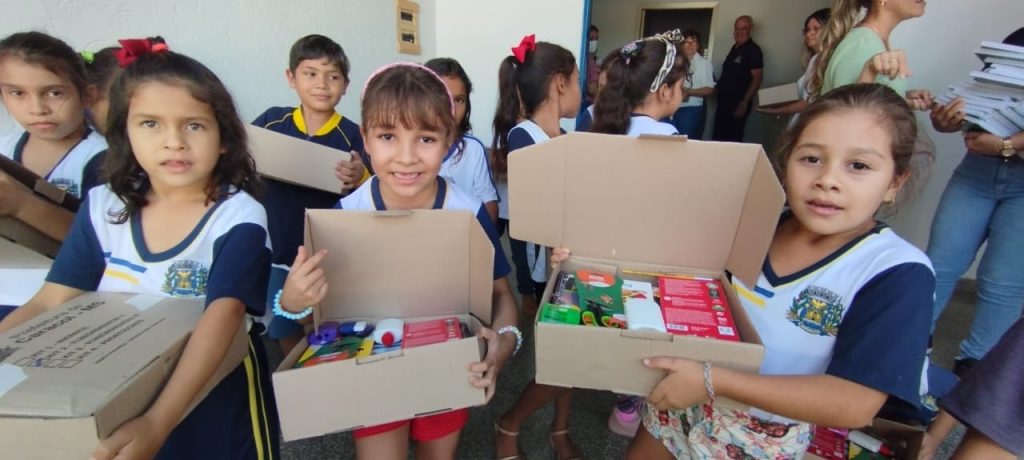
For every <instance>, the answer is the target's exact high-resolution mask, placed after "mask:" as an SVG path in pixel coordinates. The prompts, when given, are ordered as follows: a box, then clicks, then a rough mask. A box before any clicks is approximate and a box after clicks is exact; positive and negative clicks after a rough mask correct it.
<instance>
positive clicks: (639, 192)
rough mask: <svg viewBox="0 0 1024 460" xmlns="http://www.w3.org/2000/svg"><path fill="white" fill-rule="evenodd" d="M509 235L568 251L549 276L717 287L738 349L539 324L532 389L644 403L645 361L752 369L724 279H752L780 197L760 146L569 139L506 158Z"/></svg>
mask: <svg viewBox="0 0 1024 460" xmlns="http://www.w3.org/2000/svg"><path fill="white" fill-rule="evenodd" d="M508 164H509V166H508V169H509V172H508V174H509V205H510V211H511V213H512V215H511V219H510V221H511V234H512V235H513V236H514V237H515V238H517V239H522V240H525V241H533V242H537V243H541V244H544V245H547V246H550V247H566V248H569V249H571V251H572V256H571V257H570V258H569V259H568V260H567V261H565V262H563V263H562V264H561V266H560V267H559V268H558V269H556V270H553V271H552V273H551V278H550V280H549V282H548V287H547V289H546V292H545V294H544V299H545V301H546V300H547V299H549V298H550V295H551V290H552V284H553V281H554V280H555V278H556V275H557V272H558V271H575V270H578V269H581V268H588V269H594V270H599V271H604V272H606V273H616V274H618V275H619V276H620V277H623V278H626V279H635V280H637V281H646V282H651V283H653V284H654V285H657V283H658V280H657V279H656V277H653V276H647V277H637V276H630V275H624V274H623V270H631V271H638V272H649V273H684V274H689V275H692V276H699V277H709V278H714V279H717V280H719V281H720V282H721V283H722V284H723V286H725V289H724V291H725V292H724V294H725V295H726V298H727V300H728V304H729V305H730V306H732V309H733V311H732V313H733V317H734V320H735V323H736V327H737V329H738V332H739V336H740V339H741V341H739V342H734V341H723V340H716V339H711V338H701V337H691V336H685V335H674V334H669V333H661V332H657V331H630V330H622V329H614V328H602V327H583V326H572V325H566V324H556V323H546V322H538V323H537V324H536V341H537V342H536V345H537V359H536V361H537V381H538V382H540V383H546V384H551V385H558V386H565V387H582V388H594V389H601V390H611V391H615V392H618V393H625V394H634V395H647V394H648V393H649V392H650V390H651V389H652V388H653V387H654V385H655V384H657V383H658V382H659V381H660V380H661V379H662V378H663V377H664V375H665V374H664V372H662V371H657V370H652V369H647V368H645V367H644V366H643V364H642V362H641V360H642V359H643V358H646V357H649V356H675V357H680V358H687V359H692V360H695V361H711V362H712V363H714V365H716V366H724V367H730V368H734V369H739V370H744V371H748V372H757V371H758V369H759V368H760V364H761V361H762V359H763V357H764V346H763V345H762V344H761V340H760V337H759V336H758V335H757V332H756V331H755V330H754V328H753V326H752V325H751V322H750V318H749V317H748V316H747V315H746V314H745V312H744V310H743V308H742V307H741V304H740V302H739V300H738V299H737V298H736V295H735V293H734V290H733V289H732V286H731V284H729V282H728V280H727V278H726V276H725V272H726V271H727V270H728V271H729V272H731V273H732V274H733V276H736V277H738V278H739V279H742V280H743V281H744V282H745V283H747V284H748V285H752V284H753V283H754V281H756V279H757V277H758V274H759V273H760V270H761V264H762V262H763V261H764V257H765V254H766V253H767V250H768V246H769V244H770V242H771V238H772V235H773V233H774V230H775V226H776V224H777V221H778V218H779V213H780V212H781V210H782V205H783V201H784V196H783V192H782V188H781V186H780V185H779V182H778V179H777V178H776V176H775V173H774V171H773V170H772V168H771V165H770V164H769V161H768V158H767V157H766V156H765V154H764V152H763V151H762V150H761V148H760V146H758V145H753V144H736V143H716V142H701V141H687V140H686V139H685V138H682V137H655V136H641V137H639V138H631V137H627V136H614V135H602V134H591V133H572V134H568V135H565V136H559V137H558V138H555V139H552V140H550V141H548V142H544V143H542V144H537V145H533V146H530V147H527V148H524V149H522V150H517V151H516V152H514V153H513V154H512V155H510V156H509V161H508Z"/></svg>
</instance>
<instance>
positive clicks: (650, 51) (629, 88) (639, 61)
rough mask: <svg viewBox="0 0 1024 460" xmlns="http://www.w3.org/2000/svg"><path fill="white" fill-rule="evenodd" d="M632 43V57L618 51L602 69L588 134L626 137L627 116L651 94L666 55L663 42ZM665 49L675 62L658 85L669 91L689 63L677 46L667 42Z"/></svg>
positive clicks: (656, 40) (680, 78)
mask: <svg viewBox="0 0 1024 460" xmlns="http://www.w3.org/2000/svg"><path fill="white" fill-rule="evenodd" d="M635 43H636V45H637V47H638V48H639V49H638V50H637V51H636V52H635V53H631V54H632V55H623V51H622V48H619V49H617V50H615V51H616V52H615V53H613V54H611V55H610V57H611V61H610V62H608V65H607V67H605V68H607V72H606V77H605V78H606V80H605V84H604V86H603V87H602V88H601V94H599V95H598V97H597V100H596V101H594V124H593V125H592V126H591V127H590V131H591V132H595V133H606V134H626V132H628V131H629V122H630V114H631V113H632V112H633V109H634V108H636V107H637V106H639V105H640V104H643V102H644V100H645V99H646V98H647V96H648V95H649V94H651V91H650V90H651V83H653V82H654V79H655V77H657V75H658V72H660V71H661V65H662V64H663V63H664V62H665V55H666V54H667V53H668V50H667V49H666V43H665V42H664V41H662V40H658V39H644V40H638V41H637V42H635ZM667 46H673V47H675V48H676V57H675V61H674V62H672V67H670V68H669V71H668V75H667V76H666V77H665V80H664V81H663V82H662V84H663V85H667V86H668V87H669V88H671V87H672V85H674V84H676V82H678V81H679V80H682V79H683V78H686V74H687V71H688V69H689V62H688V61H687V60H686V55H685V54H684V53H683V50H682V47H680V46H679V45H678V44H676V43H670V44H668V45H667ZM659 89H660V87H659Z"/></svg>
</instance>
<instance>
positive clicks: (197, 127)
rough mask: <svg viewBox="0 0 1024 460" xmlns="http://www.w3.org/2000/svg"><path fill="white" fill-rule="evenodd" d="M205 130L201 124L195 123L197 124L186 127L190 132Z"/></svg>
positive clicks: (193, 123)
mask: <svg viewBox="0 0 1024 460" xmlns="http://www.w3.org/2000/svg"><path fill="white" fill-rule="evenodd" d="M203 128H204V126H203V125H202V124H201V123H195V122H192V123H189V124H187V125H185V129H187V130H189V131H199V130H201V129H203Z"/></svg>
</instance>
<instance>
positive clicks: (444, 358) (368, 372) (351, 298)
mask: <svg viewBox="0 0 1024 460" xmlns="http://www.w3.org/2000/svg"><path fill="white" fill-rule="evenodd" d="M306 245H307V247H308V248H310V249H311V250H312V251H319V250H321V249H327V251H328V255H327V258H325V259H324V261H323V264H322V265H321V266H322V268H323V269H324V271H325V272H326V273H327V276H328V279H329V283H330V290H329V291H328V294H327V299H325V300H324V302H322V303H321V308H320V309H319V310H317V311H318V313H317V318H316V320H317V321H318V322H319V321H322V320H339V321H342V320H363V319H365V320H371V321H374V320H377V319H383V318H389V317H398V318H405V319H406V320H416V319H429V318H439V317H444V316H458V317H460V318H461V319H463V320H465V321H467V322H468V323H469V324H470V328H471V329H472V331H473V332H474V333H475V332H476V331H478V330H479V328H480V327H481V325H482V323H489V322H490V320H491V305H492V298H491V294H492V288H493V283H494V281H493V278H492V274H493V264H494V247H493V246H492V245H491V242H490V240H489V239H488V238H487V235H486V234H485V233H484V231H483V229H481V227H480V225H479V223H478V222H477V220H476V217H475V216H474V215H473V214H472V213H469V212H460V211H433V210H417V211H383V212H360V211H338V210H308V211H306ZM305 348H306V342H305V340H303V341H302V342H300V343H299V345H298V346H296V347H295V349H294V350H293V351H292V353H291V354H290V355H289V356H287V357H286V358H285V359H284V361H283V362H282V363H281V366H280V367H278V369H277V371H276V372H274V392H275V394H276V397H277V405H278V412H279V413H280V417H281V428H282V433H283V435H284V439H285V440H289V441H290V440H294V439H301V438H308V437H312V436H319V435H323V434H327V433H333V432H338V431H346V430H350V429H353V428H359V427H362V426H373V425H378V424H382V423H387V422H392V421H396V420H405V419H409V418H412V417H415V416H419V415H425V414H430V413H435V412H442V411H445V410H449V409H459V408H464V407H470V406H476V405H480V404H483V403H484V401H485V398H484V392H483V390H480V389H476V388H473V387H472V386H471V385H470V384H469V373H468V372H467V370H466V366H467V365H468V364H469V363H472V362H476V361H479V360H480V359H481V357H482V356H483V355H482V353H483V350H482V344H481V342H480V341H479V339H477V338H476V337H469V338H464V339H461V340H456V341H452V342H446V343H439V344H433V345H426V346H423V347H417V348H409V349H405V350H402V351H396V352H391V353H387V354H383V355H374V356H369V357H366V358H355V359H348V360H344V361H336V362H329V363H324V364H319V365H316V366H312V367H307V368H299V369H293V368H292V367H293V365H294V364H295V362H296V360H297V358H298V357H299V355H300V354H301V353H302V351H303V350H304V349H305Z"/></svg>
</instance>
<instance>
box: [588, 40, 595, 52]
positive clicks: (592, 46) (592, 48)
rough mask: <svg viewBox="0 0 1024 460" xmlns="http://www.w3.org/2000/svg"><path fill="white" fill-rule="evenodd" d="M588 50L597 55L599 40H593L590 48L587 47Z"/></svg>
mask: <svg viewBox="0 0 1024 460" xmlns="http://www.w3.org/2000/svg"><path fill="white" fill-rule="evenodd" d="M587 49H589V50H590V52H591V53H596V52H597V40H591V41H590V43H589V46H588V47H587Z"/></svg>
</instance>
